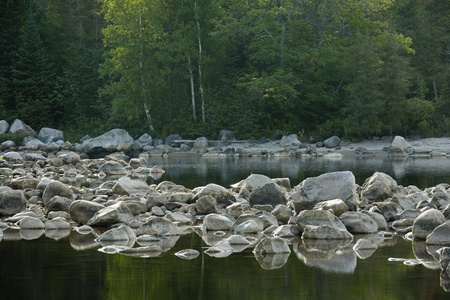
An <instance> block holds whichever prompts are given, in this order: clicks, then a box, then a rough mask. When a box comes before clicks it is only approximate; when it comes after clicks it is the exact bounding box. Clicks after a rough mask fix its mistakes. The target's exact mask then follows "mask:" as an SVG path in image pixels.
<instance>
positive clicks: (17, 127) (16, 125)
mask: <svg viewBox="0 0 450 300" xmlns="http://www.w3.org/2000/svg"><path fill="white" fill-rule="evenodd" d="M9 133H24V134H26V135H28V136H32V137H36V131H34V130H33V128H31V127H30V126H28V125H27V124H25V123H24V122H22V121H21V120H19V119H15V120H14V122H13V123H12V124H11V126H9Z"/></svg>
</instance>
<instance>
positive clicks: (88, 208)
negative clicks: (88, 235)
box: [69, 200, 105, 224]
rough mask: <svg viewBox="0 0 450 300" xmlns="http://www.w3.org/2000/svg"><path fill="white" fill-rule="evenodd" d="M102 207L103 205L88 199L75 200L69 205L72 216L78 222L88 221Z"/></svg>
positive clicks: (84, 222) (85, 222)
mask: <svg viewBox="0 0 450 300" xmlns="http://www.w3.org/2000/svg"><path fill="white" fill-rule="evenodd" d="M102 208H105V207H104V206H103V205H101V204H98V203H95V202H92V201H86V200H76V201H73V202H72V203H71V204H70V206H69V213H70V218H71V219H72V220H73V221H74V222H76V223H78V224H87V222H88V221H89V220H90V219H91V218H92V217H93V216H94V215H95V213H97V212H98V211H99V210H101V209H102Z"/></svg>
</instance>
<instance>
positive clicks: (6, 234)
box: [3, 227, 22, 241]
mask: <svg viewBox="0 0 450 300" xmlns="http://www.w3.org/2000/svg"><path fill="white" fill-rule="evenodd" d="M21 239H22V237H21V236H20V229H19V227H9V228H7V229H6V230H3V240H4V241H20V240H21Z"/></svg>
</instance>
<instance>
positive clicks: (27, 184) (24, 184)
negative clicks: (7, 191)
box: [9, 176, 39, 190]
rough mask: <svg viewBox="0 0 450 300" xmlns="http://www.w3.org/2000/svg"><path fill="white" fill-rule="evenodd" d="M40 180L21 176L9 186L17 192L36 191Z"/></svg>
mask: <svg viewBox="0 0 450 300" xmlns="http://www.w3.org/2000/svg"><path fill="white" fill-rule="evenodd" d="M38 183H39V180H38V179H36V178H33V177H31V176H21V177H17V178H14V179H12V180H11V182H10V184H9V186H10V187H11V188H13V189H16V190H24V189H35V188H36V187H37V185H38Z"/></svg>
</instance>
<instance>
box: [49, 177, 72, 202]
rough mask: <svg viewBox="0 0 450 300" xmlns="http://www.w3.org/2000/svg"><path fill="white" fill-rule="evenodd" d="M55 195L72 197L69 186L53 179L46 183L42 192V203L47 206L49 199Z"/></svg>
mask: <svg viewBox="0 0 450 300" xmlns="http://www.w3.org/2000/svg"><path fill="white" fill-rule="evenodd" d="M55 196H61V197H65V198H69V199H73V193H72V191H71V190H70V188H69V187H68V186H67V185H65V184H64V183H62V182H60V181H57V180H54V181H51V182H50V183H48V184H47V186H46V188H45V190H44V193H43V194H42V200H43V201H44V205H45V206H47V204H48V203H49V201H50V199H52V198H53V197H55Z"/></svg>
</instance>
